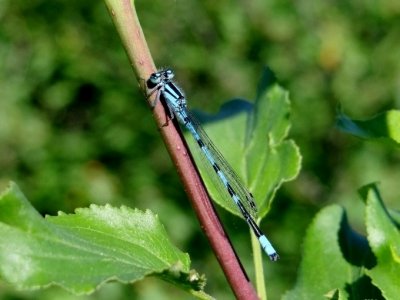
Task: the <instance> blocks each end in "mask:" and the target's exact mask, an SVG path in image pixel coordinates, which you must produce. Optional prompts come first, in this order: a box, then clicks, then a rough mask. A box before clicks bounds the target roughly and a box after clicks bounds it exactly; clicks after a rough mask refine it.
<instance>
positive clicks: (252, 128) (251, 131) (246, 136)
mask: <svg viewBox="0 0 400 300" xmlns="http://www.w3.org/2000/svg"><path fill="white" fill-rule="evenodd" d="M266 73H268V72H266ZM268 84H269V85H268ZM260 86H261V87H260V88H259V96H258V98H257V100H256V103H255V105H253V104H251V103H249V102H247V101H244V100H239V99H236V100H233V101H230V102H228V103H226V104H225V105H223V106H222V107H221V110H220V112H218V114H216V115H213V116H210V115H205V114H201V115H200V114H197V115H198V116H199V119H200V120H201V121H202V124H203V126H204V127H205V129H206V131H207V134H208V135H209V137H210V138H211V140H212V141H213V143H214V145H215V147H216V148H217V149H218V150H219V151H220V152H221V153H222V155H223V156H224V158H225V159H226V161H227V162H228V163H229V164H230V166H231V167H232V168H233V170H234V171H235V172H236V173H237V174H238V176H239V178H240V179H241V180H242V182H243V184H244V186H245V187H247V189H248V190H249V191H250V192H251V193H252V194H253V195H254V197H255V202H256V204H257V207H258V210H259V217H260V218H262V217H263V216H265V214H266V213H267V212H268V211H269V208H270V204H271V201H272V199H273V197H274V195H275V192H276V190H277V189H278V188H279V187H280V186H281V184H282V183H283V182H285V181H289V180H292V179H294V178H295V177H296V176H297V174H298V173H299V170H300V161H301V156H300V153H299V150H298V147H297V146H296V144H295V143H294V142H293V141H292V140H287V139H286V138H287V134H288V131H289V128H290V120H289V114H290V103H289V99H288V95H287V92H286V91H285V90H283V89H282V88H281V87H279V85H277V84H274V83H271V80H270V81H268V82H267V84H260ZM187 140H188V141H189V145H190V148H191V150H192V152H193V153H194V157H195V160H196V163H197V165H198V167H199V169H200V172H201V175H202V178H203V179H204V181H205V183H206V186H207V189H208V191H209V193H210V195H211V197H212V198H213V200H214V201H215V202H216V203H218V204H219V205H220V206H222V207H224V208H225V209H227V210H228V211H230V212H231V213H233V214H236V215H238V216H241V214H240V212H239V211H238V209H237V208H236V206H235V204H234V203H233V201H232V199H231V198H230V197H229V195H228V194H227V193H226V191H223V189H221V188H220V187H218V184H216V183H215V181H216V179H215V177H214V175H213V174H212V173H213V170H212V169H211V168H210V167H209V166H208V167H207V162H206V161H205V160H204V158H202V155H201V154H199V151H198V149H197V148H198V145H195V144H194V143H193V139H192V138H191V137H187ZM213 178H214V179H213ZM221 190H222V191H221Z"/></svg>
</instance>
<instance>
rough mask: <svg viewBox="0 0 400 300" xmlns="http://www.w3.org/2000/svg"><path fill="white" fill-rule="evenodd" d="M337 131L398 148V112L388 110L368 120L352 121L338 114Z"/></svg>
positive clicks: (399, 129)
mask: <svg viewBox="0 0 400 300" xmlns="http://www.w3.org/2000/svg"><path fill="white" fill-rule="evenodd" d="M336 124H337V126H338V128H339V129H341V130H343V131H344V132H347V133H350V134H352V135H355V136H357V137H360V138H365V139H379V140H382V141H386V142H390V143H394V144H395V145H397V146H400V111H398V110H389V111H386V112H384V113H381V114H379V115H377V116H375V117H373V118H371V119H369V120H365V121H360V120H352V119H350V118H349V117H348V116H346V115H345V114H342V113H340V114H338V116H337V121H336Z"/></svg>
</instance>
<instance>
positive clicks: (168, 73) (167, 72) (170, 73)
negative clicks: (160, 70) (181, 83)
mask: <svg viewBox="0 0 400 300" xmlns="http://www.w3.org/2000/svg"><path fill="white" fill-rule="evenodd" d="M174 76H175V74H174V71H172V70H171V69H166V70H165V77H166V78H167V79H172V78H174Z"/></svg>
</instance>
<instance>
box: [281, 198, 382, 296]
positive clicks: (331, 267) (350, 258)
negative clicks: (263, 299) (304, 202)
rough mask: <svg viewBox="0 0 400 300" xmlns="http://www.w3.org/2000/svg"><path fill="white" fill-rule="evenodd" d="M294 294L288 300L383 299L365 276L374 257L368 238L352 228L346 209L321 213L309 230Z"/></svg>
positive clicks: (322, 211)
mask: <svg viewBox="0 0 400 300" xmlns="http://www.w3.org/2000/svg"><path fill="white" fill-rule="evenodd" d="M303 253H304V255H303V260H302V262H301V265H300V272H299V275H298V278H297V282H296V285H295V287H294V289H293V290H291V291H289V292H288V293H286V294H285V297H284V299H285V300H289V299H324V298H327V299H367V298H371V299H381V298H382V297H381V294H380V291H379V290H378V289H377V288H376V287H374V286H373V285H372V284H371V280H370V278H368V277H367V276H366V274H365V272H364V270H365V268H366V267H368V266H371V264H372V260H373V257H371V253H370V249H369V247H368V244H367V243H366V240H365V238H364V237H362V236H360V235H359V234H357V233H356V232H354V231H353V230H352V229H351V228H350V226H349V225H348V222H347V218H346V215H345V213H344V210H343V208H341V207H340V206H338V205H331V206H328V207H326V208H324V209H323V210H321V211H320V212H319V213H318V215H317V216H316V217H315V219H314V221H313V222H312V224H311V225H310V227H309V228H308V230H307V234H306V237H305V240H304V246H303Z"/></svg>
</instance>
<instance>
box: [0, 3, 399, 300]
mask: <svg viewBox="0 0 400 300" xmlns="http://www.w3.org/2000/svg"><path fill="white" fill-rule="evenodd" d="M136 5H137V10H138V15H139V18H140V21H141V24H142V26H143V30H144V32H145V35H146V38H147V41H148V44H149V47H150V49H151V52H152V54H153V57H154V59H155V61H156V63H157V65H158V66H159V67H162V66H170V67H173V68H174V69H175V72H176V74H177V79H178V81H179V83H180V85H181V86H182V87H184V89H185V91H186V94H187V95H188V97H189V99H190V104H191V107H192V108H201V109H202V110H205V111H208V112H216V111H217V110H218V108H219V106H220V105H221V104H222V103H224V102H226V101H228V100H229V99H231V98H237V97H241V98H247V99H252V98H254V96H255V94H256V85H257V82H258V80H259V77H260V74H261V71H262V68H263V67H264V66H265V65H268V66H269V67H270V68H271V69H272V70H273V71H274V72H275V74H276V76H277V77H278V80H279V82H280V83H281V84H282V86H284V87H285V88H286V89H288V90H289V91H290V98H291V101H292V130H291V134H290V136H291V138H293V139H294V140H295V141H296V143H297V144H298V145H299V147H300V150H301V153H302V155H303V168H302V171H301V174H300V176H299V177H298V179H296V180H295V181H294V182H291V183H288V184H285V185H284V186H283V188H282V189H281V190H280V191H279V192H278V194H277V197H276V199H275V202H274V204H273V206H272V211H271V213H270V215H268V217H267V221H265V222H264V223H263V224H262V225H263V226H262V227H263V228H264V229H265V231H266V232H267V233H268V235H269V236H270V238H271V240H272V241H274V245H275V246H276V248H277V249H279V252H280V255H281V257H282V259H281V261H280V262H279V263H276V264H271V263H269V262H268V261H267V259H265V267H266V273H267V274H266V278H267V283H266V284H267V289H268V292H269V297H270V299H277V298H279V297H280V296H281V295H282V294H283V293H284V292H285V291H286V290H288V289H290V288H291V287H292V286H293V284H294V282H295V279H296V273H297V267H298V264H299V261H300V259H301V242H302V238H303V236H304V233H305V230H306V227H307V225H308V224H309V223H310V221H311V219H312V217H313V216H314V214H315V213H316V212H317V211H318V210H319V209H320V208H321V207H323V206H324V205H327V204H329V203H332V202H336V203H341V204H342V205H344V206H345V207H346V209H347V211H348V213H349V218H350V223H351V224H352V226H354V227H355V229H356V230H358V231H359V232H361V233H362V232H363V230H364V228H363V225H362V222H363V209H362V203H361V201H360V200H359V199H358V196H357V194H356V190H357V188H358V187H360V186H361V185H363V184H366V183H369V182H371V181H379V182H380V188H381V192H382V195H383V198H384V199H385V201H386V204H387V205H388V206H389V207H393V208H399V205H398V201H397V202H396V200H397V199H399V197H400V190H399V189H398V181H399V179H400V168H399V167H398V166H399V162H400V155H399V153H398V152H396V151H395V150H393V149H391V148H388V147H387V146H384V145H379V144H374V143H370V142H368V143H366V142H363V141H361V140H359V139H356V138H353V137H350V136H347V135H345V134H343V133H341V132H338V131H337V130H336V129H335V126H334V124H335V114H336V111H337V110H338V109H339V106H340V107H341V109H343V110H344V112H346V113H347V114H349V115H350V116H352V117H354V118H368V117H370V116H372V115H374V114H376V113H378V112H380V111H383V110H386V109H389V108H396V109H399V106H400V2H399V1H398V0H383V1H318V2H312V1H278V0H271V1H266V0H264V1H262V0H254V1H210V0H208V1H193V0H185V1H182V0H181V1H172V0H171V1H165V0H164V1H161V0H154V1H137V2H136ZM0 24H1V26H0V187H1V189H3V188H4V187H5V186H6V185H7V183H8V182H9V180H13V181H16V182H17V183H18V184H19V185H20V187H21V188H22V190H23V191H24V193H25V194H26V196H27V197H28V199H29V200H30V201H31V202H32V203H33V205H34V206H35V207H36V208H37V209H38V210H39V211H40V212H41V213H42V214H43V215H44V214H52V215H54V214H56V213H57V211H59V210H61V211H64V212H73V210H74V209H75V208H77V207H86V206H88V205H89V204H90V203H97V204H105V203H110V204H111V205H113V206H119V205H121V204H125V205H128V206H130V207H137V208H140V209H143V210H144V209H147V208H148V209H151V210H152V211H154V212H156V213H158V214H159V217H160V219H161V220H162V222H163V223H164V224H165V226H166V228H167V231H168V232H169V234H170V236H171V238H172V240H173V241H174V243H175V244H177V245H178V246H179V248H180V249H181V250H183V251H186V252H189V254H190V255H191V258H192V260H193V268H196V269H197V270H198V271H199V272H201V273H205V274H206V276H207V278H208V285H207V287H206V291H207V292H208V293H210V294H211V295H213V296H215V297H217V298H218V299H228V298H232V294H231V291H230V288H229V287H228V285H227V283H226V281H225V279H224V277H223V274H222V272H221V271H220V269H219V266H218V264H217V262H216V260H215V258H214V256H213V253H212V252H211V251H210V247H209V245H208V243H207V241H206V240H205V238H204V237H203V235H202V233H201V231H200V229H199V226H198V222H197V220H196V218H195V216H194V214H193V212H192V210H191V207H190V204H189V202H188V201H187V198H186V196H185V193H184V191H183V188H182V186H181V184H180V181H179V178H178V176H177V174H176V172H175V170H174V169H173V167H172V164H171V162H170V159H169V157H168V155H167V153H166V151H165V148H164V145H163V144H162V141H161V139H160V136H159V133H158V130H157V127H156V126H155V124H154V122H153V120H152V116H151V113H150V110H149V108H148V106H147V104H146V101H145V99H144V97H143V95H142V94H141V93H140V91H139V88H138V83H137V82H136V80H135V78H134V75H133V72H132V70H131V67H130V65H129V62H128V59H127V57H126V55H125V52H124V50H123V48H122V46H121V43H120V40H119V37H118V36H117V33H116V30H115V29H114V27H113V24H112V22H111V19H110V17H109V15H108V12H107V10H106V8H105V5H104V3H103V2H102V1H78V0H69V1H66V0H55V1H43V0H33V1H18V0H17V1H11V0H1V1H0ZM222 218H223V220H224V223H225V224H226V227H229V228H230V230H229V232H230V233H231V237H232V240H233V243H234V245H235V247H236V248H237V250H238V253H239V255H240V257H241V258H242V261H243V264H244V266H245V268H246V270H247V271H248V273H249V275H250V276H252V275H253V271H252V257H251V255H249V253H250V244H249V239H248V230H247V227H246V224H244V222H242V221H241V220H239V219H237V218H234V217H231V216H229V215H228V214H226V213H223V212H222ZM0 298H1V299H76V298H79V299H83V298H87V299H128V298H129V299H171V298H181V299H182V298H190V296H189V295H187V294H185V293H183V292H181V291H179V290H177V289H175V288H174V287H172V286H170V285H169V284H166V283H164V282H161V281H160V280H157V279H146V280H144V281H142V282H140V283H137V284H135V285H133V286H124V285H120V284H117V283H112V284H106V285H105V286H103V287H102V288H101V289H100V290H99V291H97V292H96V293H95V294H94V295H92V296H87V297H75V296H73V295H70V294H68V293H67V292H65V291H63V290H61V289H60V288H56V287H53V288H50V289H47V290H45V291H36V292H16V291H14V290H13V289H12V288H11V287H10V286H8V285H7V284H4V283H1V284H0Z"/></svg>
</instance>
